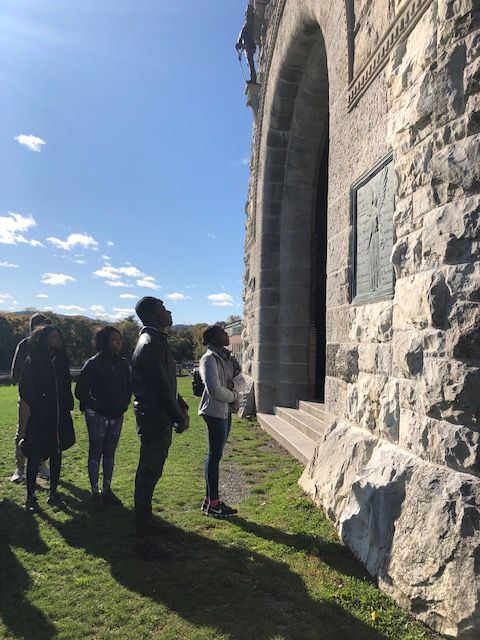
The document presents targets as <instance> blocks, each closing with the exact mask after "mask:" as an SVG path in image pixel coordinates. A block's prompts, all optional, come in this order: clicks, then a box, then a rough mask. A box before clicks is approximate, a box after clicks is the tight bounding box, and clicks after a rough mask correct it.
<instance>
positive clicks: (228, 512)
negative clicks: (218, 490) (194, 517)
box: [203, 502, 238, 518]
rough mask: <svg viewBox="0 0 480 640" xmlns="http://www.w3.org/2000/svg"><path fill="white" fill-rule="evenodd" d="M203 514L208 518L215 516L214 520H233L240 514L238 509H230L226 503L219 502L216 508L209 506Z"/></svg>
mask: <svg viewBox="0 0 480 640" xmlns="http://www.w3.org/2000/svg"><path fill="white" fill-rule="evenodd" d="M203 513H204V514H205V515H207V516H213V517H214V518H231V517H232V516H234V515H235V514H236V513H238V511H237V509H233V508H232V507H229V506H228V505H227V504H225V503H224V502H219V503H218V504H217V505H216V506H215V507H212V505H211V504H209V505H208V506H207V508H206V509H205V510H204V512H203Z"/></svg>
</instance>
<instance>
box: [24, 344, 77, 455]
mask: <svg viewBox="0 0 480 640" xmlns="http://www.w3.org/2000/svg"><path fill="white" fill-rule="evenodd" d="M19 388H20V397H21V398H22V399H23V400H25V402H26V403H27V404H28V406H29V408H30V416H29V418H28V421H27V426H26V430H25V438H24V441H23V443H22V451H23V453H24V455H26V456H27V457H31V456H40V457H41V458H43V459H45V458H49V457H50V455H52V453H55V452H57V451H65V449H69V448H70V447H71V446H73V445H74V444H75V432H74V430H73V422H72V416H71V414H70V411H71V410H72V409H73V396H72V390H71V384H70V370H69V366H68V359H67V358H66V357H62V356H57V357H56V358H55V359H54V360H51V359H50V358H45V359H43V358H42V359H34V360H32V359H31V357H28V358H27V360H26V361H25V365H24V368H23V373H22V377H21V378H20V385H19Z"/></svg>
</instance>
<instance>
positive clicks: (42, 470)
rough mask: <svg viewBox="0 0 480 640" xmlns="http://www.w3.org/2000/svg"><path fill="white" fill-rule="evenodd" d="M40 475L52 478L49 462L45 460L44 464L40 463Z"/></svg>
mask: <svg viewBox="0 0 480 640" xmlns="http://www.w3.org/2000/svg"><path fill="white" fill-rule="evenodd" d="M38 475H39V476H40V477H41V478H42V479H43V480H50V469H49V468H48V466H47V464H46V463H45V462H42V464H41V465H40V467H39V469H38Z"/></svg>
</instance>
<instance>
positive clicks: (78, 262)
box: [74, 260, 87, 264]
mask: <svg viewBox="0 0 480 640" xmlns="http://www.w3.org/2000/svg"><path fill="white" fill-rule="evenodd" d="M74 262H75V264H87V263H86V261H85V260H74Z"/></svg>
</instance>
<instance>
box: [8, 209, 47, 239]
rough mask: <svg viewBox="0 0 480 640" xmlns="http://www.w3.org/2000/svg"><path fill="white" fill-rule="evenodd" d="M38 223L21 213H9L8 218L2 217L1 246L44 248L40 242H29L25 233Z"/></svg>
mask: <svg viewBox="0 0 480 640" xmlns="http://www.w3.org/2000/svg"><path fill="white" fill-rule="evenodd" d="M36 226H37V223H36V222H35V219H34V218H33V217H32V216H31V215H28V216H24V215H22V214H21V213H13V212H11V211H9V212H8V215H7V216H0V244H29V245H31V246H32V247H42V246H43V245H42V243H41V242H39V241H38V240H27V238H25V236H24V232H25V231H28V230H29V229H31V228H32V227H36Z"/></svg>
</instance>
